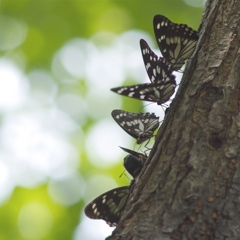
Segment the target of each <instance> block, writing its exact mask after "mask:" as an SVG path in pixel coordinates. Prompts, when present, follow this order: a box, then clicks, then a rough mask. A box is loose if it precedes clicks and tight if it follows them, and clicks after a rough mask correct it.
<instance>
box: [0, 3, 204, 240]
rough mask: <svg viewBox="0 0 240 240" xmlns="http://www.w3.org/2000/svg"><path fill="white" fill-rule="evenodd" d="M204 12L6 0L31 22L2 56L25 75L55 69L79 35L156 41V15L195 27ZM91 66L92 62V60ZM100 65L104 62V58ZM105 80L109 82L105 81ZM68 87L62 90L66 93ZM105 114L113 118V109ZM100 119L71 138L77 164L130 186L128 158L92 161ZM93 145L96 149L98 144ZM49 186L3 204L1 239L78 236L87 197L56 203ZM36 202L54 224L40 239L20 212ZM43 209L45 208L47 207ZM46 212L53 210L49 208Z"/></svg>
mask: <svg viewBox="0 0 240 240" xmlns="http://www.w3.org/2000/svg"><path fill="white" fill-rule="evenodd" d="M202 10H203V9H202V8H200V7H199V8H194V7H191V6H188V5H187V4H185V3H184V2H183V1H180V0H158V1H156V0H149V1H143V0H141V1H140V0H89V1H87V0H86V1H84V0H68V1H67V0H50V1H48V0H2V1H0V14H1V15H0V17H1V19H3V17H7V18H12V19H14V20H16V21H21V22H24V23H25V24H26V25H27V35H26V38H25V40H24V41H23V42H22V43H21V44H20V45H19V46H17V47H16V48H12V49H5V50H4V49H3V48H1V50H0V54H1V56H2V57H7V58H10V59H13V60H14V61H15V62H16V63H17V64H18V66H19V67H20V68H21V69H22V70H23V72H24V73H25V74H27V73H29V72H31V71H33V70H34V69H45V70H47V71H49V72H51V62H52V60H53V57H54V54H55V53H56V51H58V50H59V49H60V48H61V47H63V46H64V44H65V43H66V42H67V41H69V40H71V39H74V38H76V37H81V38H86V39H88V38H90V37H91V36H92V35H94V34H96V33H97V32H102V31H108V32H112V33H114V34H121V33H123V32H125V31H127V30H131V29H139V30H142V31H146V32H147V33H149V34H150V35H151V36H152V38H153V39H154V35H153V26H152V19H153V16H154V15H156V14H163V15H165V16H167V17H168V18H169V19H171V20H172V21H174V22H177V23H186V24H189V25H190V26H191V27H192V28H194V29H198V26H199V23H200V20H201V14H202ZM4 27H7V26H6V25H5V26H4V24H3V23H2V25H1V29H3V28H4ZM3 33H4V31H2V33H0V47H1V42H3V41H5V40H6V38H7V37H11V36H6V35H4V34H3ZM16 37H17V36H16ZM4 39H5V40H4ZM107 44H108V43H106V45H107ZM139 51H140V50H139ZM19 55H20V56H23V57H24V60H25V61H24V63H23V62H22V61H21V58H18V57H17V56H19ZM86 64H88V63H87V62H86ZM99 64H100V65H101V62H99ZM93 71H94V69H93ZM85 80H86V79H78V81H77V82H75V83H74V84H73V86H72V87H73V88H74V87H76V88H79V95H83V96H84V95H85V94H86V92H87V91H88V90H89V89H88V87H87V86H86V85H85ZM54 81H56V84H57V85H58V91H59V89H61V84H62V83H61V82H58V81H57V80H56V79H54ZM99 81H104V80H102V79H99ZM130 81H131V79H130ZM30 84H31V83H30ZM65 90H66V89H64V88H63V89H61V91H65ZM77 93H78V92H77ZM57 94H58V93H57ZM122 106H123V108H124V109H126V108H125V107H128V110H129V111H138V109H139V108H140V107H141V106H142V105H141V103H140V102H139V101H137V100H131V101H130V100H129V99H123V103H122ZM87 107H88V105H87ZM23 111H24V109H23ZM3 117H4V116H3ZM105 117H109V118H110V113H109V116H105ZM98 120H99V119H98ZM96 121H97V120H96V119H95V118H93V117H90V116H89V117H88V118H87V121H86V122H85V124H84V125H82V126H81V127H82V130H83V133H82V134H80V133H75V134H73V135H72V137H71V139H70V140H69V141H70V143H71V144H72V146H74V147H75V148H76V149H77V152H78V154H79V156H78V159H79V160H80V159H81V165H80V166H77V171H78V172H79V174H80V175H81V176H82V177H83V178H84V180H85V181H87V180H88V177H89V176H91V175H94V174H95V173H98V174H102V175H107V176H109V177H111V178H114V180H115V181H116V182H117V183H118V184H119V185H121V186H122V185H127V184H129V180H128V179H127V178H126V177H121V178H119V175H120V174H121V173H122V171H123V166H122V160H121V161H119V162H118V163H117V164H114V165H111V167H109V168H98V167H97V166H94V165H93V164H92V163H91V162H89V161H88V156H87V153H86V150H85V143H84V142H85V139H84V137H86V136H87V134H88V130H89V129H90V128H91V126H92V125H94V124H95V123H96ZM99 137H101V136H99ZM82 138H83V139H82ZM117 147H118V146H116V148H117ZM124 147H125V146H124ZM92 148H93V151H94V146H92ZM123 156H124V153H123ZM119 160H120V159H119ZM97 184H101V182H99V183H96V185H97ZM47 186H48V181H47V180H46V182H45V184H43V185H41V186H37V187H36V188H34V189H31V188H23V187H16V188H15V189H14V191H13V193H12V195H11V196H10V198H9V199H7V200H6V201H5V202H4V203H2V205H1V206H0V240H2V239H8V240H27V239H44V240H55V239H56V240H60V239H64V240H66V239H73V234H74V231H75V229H76V227H77V226H78V224H80V222H81V216H82V215H81V212H82V211H83V207H84V206H85V205H86V202H85V201H84V199H81V200H79V201H78V202H77V203H74V204H72V205H62V204H60V203H56V202H55V201H54V200H53V199H52V198H51V197H50V196H49V192H48V189H47ZM75 191H78V189H75ZM32 202H33V203H37V204H40V205H41V204H42V205H43V209H44V206H47V208H48V209H50V210H51V214H52V220H53V223H52V227H51V229H50V230H49V232H48V233H47V234H45V235H43V236H41V234H40V235H39V237H36V236H35V235H34V234H31V233H29V235H28V236H29V237H26V236H25V237H24V236H23V235H22V234H21V231H20V230H19V229H20V228H21V227H22V226H19V225H18V224H19V221H20V220H19V214H20V212H21V211H22V208H23V207H24V206H26V205H27V204H28V203H32ZM40 205H39V206H40ZM34 206H38V205H34ZM33 209H34V207H33ZM43 213H44V211H42V214H43ZM38 214H41V213H40V212H37V211H36V212H34V215H35V216H36V218H38ZM46 214H48V213H47V211H46ZM29 219H31V217H30V218H29ZM29 224H30V223H29ZM36 224H39V223H36ZM30 225H31V224H30ZM30 225H29V226H30ZM50 225H51V224H50ZM31 236H32V237H31ZM78 239H82V238H78ZM96 239H97V238H96Z"/></svg>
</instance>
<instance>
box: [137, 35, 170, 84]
mask: <svg viewBox="0 0 240 240" xmlns="http://www.w3.org/2000/svg"><path fill="white" fill-rule="evenodd" d="M140 47H141V51H142V57H143V62H144V65H145V69H146V71H147V74H148V77H149V79H150V81H151V82H154V81H163V82H167V81H169V80H170V79H171V74H172V70H171V67H170V66H169V64H168V63H167V61H166V60H165V59H164V58H161V57H160V58H158V56H157V55H156V54H155V53H154V52H153V51H152V49H151V48H150V47H149V45H148V44H147V42H146V41H145V40H144V39H141V40H140Z"/></svg>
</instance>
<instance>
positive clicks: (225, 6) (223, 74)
mask: <svg viewBox="0 0 240 240" xmlns="http://www.w3.org/2000/svg"><path fill="white" fill-rule="evenodd" d="M199 35H200V38H199V41H198V44H197V48H196V52H195V54H194V56H193V57H192V59H191V60H190V61H189V63H188V64H187V67H186V70H185V73H184V76H183V78H182V82H181V84H180V87H179V90H178V93H177V95H176V97H175V99H174V100H173V102H172V104H171V106H170V108H169V110H168V113H167V114H166V117H165V119H164V122H163V124H162V126H161V127H160V129H159V132H158V135H157V137H156V142H155V144H154V147H153V149H152V151H151V153H150V157H149V158H148V160H147V162H146V163H145V165H144V168H143V169H142V171H141V173H140V175H139V176H138V178H137V179H136V181H135V184H134V185H133V187H132V189H131V194H130V197H129V201H128V203H127V206H126V211H125V213H124V215H123V217H122V219H121V221H120V223H119V225H118V226H117V228H116V229H115V230H114V232H113V234H112V236H110V237H108V239H111V240H113V239H114V240H116V239H117V240H119V239H121V240H128V239H129V240H130V239H131V240H141V239H146V240H149V239H150V240H155V239H156V240H157V239H163V240H168V239H171V240H172V239H176V240H178V239H186V240H190V239H202V240H205V239H214V240H215V239H224V240H226V239H229V240H230V239H231V240H237V239H240V113H239V100H240V1H239V0H228V1H223V0H222V1H221V0H209V1H208V2H207V3H206V6H205V10H204V14H203V20H202V24H201V26H200V33H199Z"/></svg>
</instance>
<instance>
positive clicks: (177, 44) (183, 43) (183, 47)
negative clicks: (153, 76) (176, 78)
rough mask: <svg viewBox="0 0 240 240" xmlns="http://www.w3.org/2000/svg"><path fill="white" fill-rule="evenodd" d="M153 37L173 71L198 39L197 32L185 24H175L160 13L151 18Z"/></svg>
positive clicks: (192, 49)
mask: <svg viewBox="0 0 240 240" xmlns="http://www.w3.org/2000/svg"><path fill="white" fill-rule="evenodd" d="M153 26H154V33H155V37H156V40H157V43H158V46H159V49H160V50H161V53H162V55H163V57H164V58H166V60H167V61H168V63H169V64H170V65H171V66H172V69H173V70H174V71H176V70H179V69H180V68H181V67H182V66H183V65H184V64H185V61H186V60H187V59H189V58H190V57H191V55H192V54H193V52H194V50H195V46H196V43H197V40H198V32H197V31H195V30H193V29H192V28H191V27H189V26H188V25H186V24H176V23H173V22H171V21H170V20H169V19H168V18H166V17H164V16H162V15H156V16H155V17H154V19H153Z"/></svg>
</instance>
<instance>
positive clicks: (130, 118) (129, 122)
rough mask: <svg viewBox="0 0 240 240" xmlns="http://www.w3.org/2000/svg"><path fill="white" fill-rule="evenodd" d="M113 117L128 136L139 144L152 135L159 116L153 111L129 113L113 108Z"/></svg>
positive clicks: (157, 124) (156, 126)
mask: <svg viewBox="0 0 240 240" xmlns="http://www.w3.org/2000/svg"><path fill="white" fill-rule="evenodd" d="M112 117H113V119H114V120H115V121H116V122H117V123H118V125H119V126H120V127H121V128H122V129H123V130H124V131H125V132H127V133H128V134H129V135H130V136H132V137H133V138H135V139H137V144H140V143H142V142H144V141H146V140H147V139H149V138H151V137H152V136H153V133H154V131H155V130H156V129H157V128H158V126H159V117H156V115H155V114H154V113H130V112H127V111H123V110H117V109H116V110H113V111H112Z"/></svg>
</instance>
